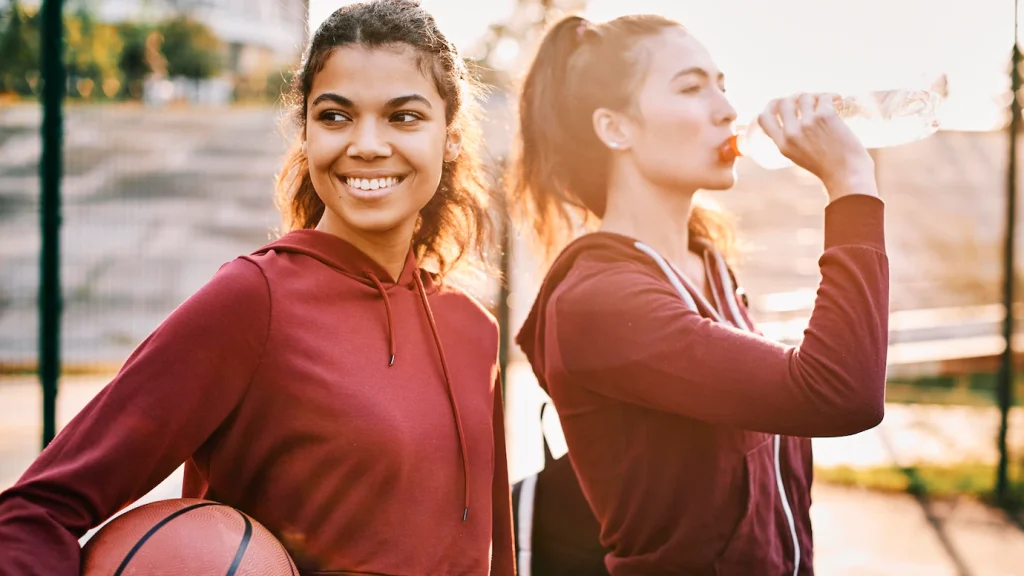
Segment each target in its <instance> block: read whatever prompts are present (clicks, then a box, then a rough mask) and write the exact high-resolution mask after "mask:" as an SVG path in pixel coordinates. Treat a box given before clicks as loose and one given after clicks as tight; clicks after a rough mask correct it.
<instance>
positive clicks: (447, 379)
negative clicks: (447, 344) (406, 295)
mask: <svg viewBox="0 0 1024 576" xmlns="http://www.w3.org/2000/svg"><path fill="white" fill-rule="evenodd" d="M413 280H415V282H416V287H417V288H418V289H419V293H420V300H422V301H423V309H424V310H426V312H427V321H428V322H430V331H431V332H433V333H434V343H435V344H436V345H437V353H438V355H439V356H440V357H441V369H442V370H443V371H444V383H445V386H446V387H447V388H448V400H449V401H450V402H451V404H452V413H453V414H454V415H455V429H456V430H457V431H458V434H459V449H460V450H461V451H462V472H463V475H464V476H465V479H466V486H465V492H464V502H463V505H464V507H463V509H462V521H463V522H465V521H466V518H467V517H468V516H469V452H468V451H467V450H466V433H465V432H464V431H463V429H462V417H461V416H459V405H458V404H456V403H455V390H453V389H452V376H451V371H449V370H448V360H447V359H446V358H445V356H444V347H443V346H441V336H440V335H439V334H438V333H437V324H436V323H435V322H434V313H433V312H432V311H431V310H430V302H429V301H428V300H427V291H426V289H425V288H423V280H421V279H420V275H419V273H418V272H417V273H415V274H413Z"/></svg>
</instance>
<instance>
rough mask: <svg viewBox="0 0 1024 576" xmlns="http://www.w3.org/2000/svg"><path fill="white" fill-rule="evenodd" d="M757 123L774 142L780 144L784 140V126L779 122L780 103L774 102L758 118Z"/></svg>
mask: <svg viewBox="0 0 1024 576" xmlns="http://www.w3.org/2000/svg"><path fill="white" fill-rule="evenodd" d="M757 123H758V124H760V125H761V129H762V130H764V133H765V134H767V135H768V137H769V138H771V139H772V140H773V141H774V142H780V141H781V140H782V137H783V134H782V124H781V123H780V122H779V101H778V100H772V101H771V102H769V103H768V105H767V106H765V108H764V112H761V115H760V116H758V117H757Z"/></svg>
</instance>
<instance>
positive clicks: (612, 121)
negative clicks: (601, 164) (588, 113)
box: [592, 108, 633, 151]
mask: <svg viewBox="0 0 1024 576" xmlns="http://www.w3.org/2000/svg"><path fill="white" fill-rule="evenodd" d="M592 120H593V124H594V132H595V133H596V134H597V137H598V139H600V140H601V142H603V143H604V145H605V146H607V147H609V148H611V149H612V150H617V151H622V150H629V149H630V148H631V147H632V146H633V139H632V130H631V129H630V124H629V119H628V118H626V116H625V115H624V114H621V113H619V112H615V111H613V110H609V109H607V108H598V109H597V110H594V116H593V119H592Z"/></svg>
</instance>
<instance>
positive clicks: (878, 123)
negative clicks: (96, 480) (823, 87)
mask: <svg viewBox="0 0 1024 576" xmlns="http://www.w3.org/2000/svg"><path fill="white" fill-rule="evenodd" d="M942 100H943V97H942V95H940V94H939V93H938V92H936V91H933V90H924V89H920V90H909V89H904V90H880V91H874V92H866V93H864V94H857V95H853V96H848V97H844V98H843V99H842V101H841V102H836V112H838V114H839V117H840V118H842V119H843V120H845V121H846V123H847V125H849V126H850V129H851V130H853V133H854V134H856V135H857V137H858V138H860V141H861V142H862V143H863V144H864V146H865V147H866V148H887V147H890V146H900V145H902V144H908V143H910V142H916V141H917V140H921V139H924V138H927V137H928V136H931V135H932V134H934V133H935V132H936V131H937V130H938V129H939V106H940V104H941V103H942ZM722 156H723V158H724V159H727V160H730V159H732V158H735V157H737V156H744V157H747V158H750V159H751V160H753V161H754V162H756V163H757V164H758V165H759V166H761V167H762V168H767V169H769V170H776V169H779V168H785V167H787V166H792V165H793V161H792V160H790V159H789V158H786V157H785V156H783V155H782V153H781V152H779V149H778V147H777V146H775V142H773V141H772V139H771V138H769V137H768V135H767V134H765V133H764V130H762V129H761V125H760V124H758V122H757V120H754V121H753V122H751V123H750V124H749V125H747V126H746V127H745V128H743V129H741V130H739V132H738V133H737V134H736V135H735V136H733V137H732V139H730V141H729V144H728V145H727V146H726V147H725V148H723V150H722Z"/></svg>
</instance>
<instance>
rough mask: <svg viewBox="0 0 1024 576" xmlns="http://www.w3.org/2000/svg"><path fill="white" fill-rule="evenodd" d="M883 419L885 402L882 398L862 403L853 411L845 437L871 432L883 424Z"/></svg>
mask: <svg viewBox="0 0 1024 576" xmlns="http://www.w3.org/2000/svg"><path fill="white" fill-rule="evenodd" d="M883 418H885V401H884V399H883V398H882V397H879V398H878V399H872V400H871V401H868V402H862V403H861V405H860V406H857V407H856V408H855V409H854V410H853V411H851V414H850V417H849V422H847V425H848V426H849V431H848V432H847V433H846V434H845V435H847V436H849V435H853V434H859V433H861V432H866V431H867V430H871V429H872V428H874V427H876V426H878V425H879V424H881V423H882V419H883Z"/></svg>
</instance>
